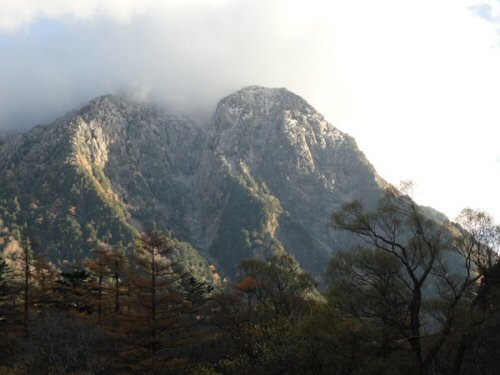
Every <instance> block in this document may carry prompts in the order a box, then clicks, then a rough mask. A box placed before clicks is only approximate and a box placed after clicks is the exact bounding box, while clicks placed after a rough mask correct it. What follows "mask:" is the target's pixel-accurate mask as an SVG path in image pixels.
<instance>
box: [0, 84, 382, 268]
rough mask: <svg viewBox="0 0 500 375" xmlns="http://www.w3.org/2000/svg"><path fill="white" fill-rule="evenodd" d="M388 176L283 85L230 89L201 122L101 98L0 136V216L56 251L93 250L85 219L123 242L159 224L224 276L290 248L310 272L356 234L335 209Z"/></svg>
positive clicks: (60, 255)
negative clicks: (334, 223) (334, 220)
mask: <svg viewBox="0 0 500 375" xmlns="http://www.w3.org/2000/svg"><path fill="white" fill-rule="evenodd" d="M385 185H386V183H385V182H384V181H383V179H382V178H380V177H379V176H378V175H377V173H376V172H375V170H374V168H373V167H372V166H371V164H370V163H369V162H368V160H367V159H366V158H365V156H364V155H363V153H362V152H361V151H360V150H359V149H358V148H357V146H356V142H355V141H354V139H353V138H352V137H350V136H349V135H347V134H345V133H342V132H341V131H339V130H338V129H336V128H335V127H334V126H333V125H331V124H330V123H328V122H327V121H326V120H325V119H324V118H323V116H322V115H321V114H319V113H318V112H317V111H316V110H315V109H314V108H313V107H312V106H310V105H309V104H308V103H307V102H306V101H305V100H304V99H302V98H300V97H299V96H297V95H295V94H293V93H291V92H290V91H288V90H286V89H269V88H263V87H257V86H251V87H247V88H244V89H242V90H240V91H238V92H236V93H234V94H232V95H229V96H227V97H226V98H224V99H222V100H221V101H220V102H219V104H218V105H217V108H216V110H215V113H214V115H213V117H212V120H211V122H210V124H209V126H208V127H207V128H206V129H201V128H199V127H198V126H196V125H195V124H194V123H193V122H192V121H191V120H189V119H187V118H183V117H178V116H175V115H173V114H170V113H167V112H165V111H162V110H159V109H156V108H152V107H148V106H144V105H141V104H137V103H132V102H129V101H127V100H124V99H121V98H118V97H115V96H103V97H99V98H96V99H94V100H92V101H91V102H90V103H89V104H88V105H87V106H85V107H84V108H82V109H81V110H79V111H77V112H74V113H71V114H70V115H68V116H66V117H65V118H63V119H61V120H58V121H56V122H54V123H53V124H51V125H47V126H38V127H35V128H34V129H33V130H32V131H30V132H29V133H27V134H23V135H20V136H16V137H13V138H9V139H7V140H4V141H3V142H2V143H0V186H2V189H1V190H0V206H1V207H0V208H1V211H0V215H1V216H2V217H3V218H4V221H5V222H7V223H9V222H11V223H14V222H15V223H18V224H23V223H27V225H28V227H29V229H30V231H31V232H32V233H33V234H34V235H35V237H36V238H38V239H39V242H40V244H39V247H40V249H43V250H44V251H48V252H49V253H50V256H51V257H52V258H53V259H58V260H59V261H61V260H63V259H67V260H70V261H72V260H77V259H79V258H81V257H83V256H86V255H88V251H89V248H88V244H87V241H86V239H87V238H88V236H89V234H90V233H91V232H92V231H93V230H95V231H97V233H98V236H99V237H100V238H103V239H105V238H111V241H112V242H118V241H122V242H128V241H130V240H131V239H133V238H134V237H135V236H137V234H138V232H139V231H140V230H141V229H142V228H144V227H147V226H149V225H151V224H152V223H156V224H157V225H158V226H159V227H160V228H162V229H165V230H168V231H172V233H173V234H174V235H175V236H176V237H177V238H179V240H181V241H185V243H186V246H189V248H190V250H189V251H188V252H189V254H190V255H189V257H190V258H191V260H193V259H194V258H196V259H197V260H196V261H191V263H190V264H194V263H196V264H199V267H200V268H202V269H204V270H205V271H206V270H208V263H209V262H208V261H206V259H209V260H210V263H211V262H215V263H217V264H218V265H219V266H221V267H222V268H223V270H224V271H225V272H226V273H227V274H228V275H230V276H231V275H234V274H235V273H236V272H237V265H238V263H239V261H240V260H242V259H244V258H247V257H250V256H256V255H257V256H259V255H261V256H264V255H266V254H284V253H286V252H289V253H291V254H293V255H294V256H295V258H296V259H297V260H298V261H299V262H300V264H301V265H302V266H303V267H304V268H305V269H306V270H308V271H311V272H312V273H313V274H316V275H319V274H321V273H322V271H323V269H324V267H325V265H326V262H327V261H328V259H329V258H330V256H331V254H332V252H333V251H335V250H337V249H339V248H342V247H345V246H348V245H349V244H350V243H351V242H352V241H353V238H352V237H349V236H348V235H346V234H340V233H335V232H333V231H332V230H331V229H329V226H328V222H329V216H330V214H331V212H332V211H333V210H335V209H337V208H338V207H339V206H340V205H341V204H343V203H344V202H346V201H349V200H351V199H361V200H363V201H365V202H367V204H373V203H374V202H376V201H378V199H379V198H380V197H381V195H382V193H383V187H384V186H385ZM16 197H17V198H16ZM187 243H189V244H191V245H192V246H190V245H187ZM195 248H196V249H197V250H198V251H200V252H201V254H202V255H200V253H198V252H197V251H196V250H194V249H195ZM40 251H41V250H40ZM188 252H186V253H188ZM188 263H189V262H188ZM205 271H204V272H205ZM205 273H206V274H210V273H209V272H208V271H206V272H205Z"/></svg>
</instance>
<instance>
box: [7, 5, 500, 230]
mask: <svg viewBox="0 0 500 375" xmlns="http://www.w3.org/2000/svg"><path fill="white" fill-rule="evenodd" d="M247 85H262V86H268V87H287V88H288V89H290V90H291V91H293V92H295V93H296V94H298V95H300V96H302V97H303V98H305V99H306V100H307V101H308V102H309V103H310V104H312V105H313V106H314V107H315V108H316V109H317V110H319V111H320V112H321V113H322V114H324V115H325V117H326V118H327V120H328V121H330V122H331V123H332V124H333V125H334V126H336V127H337V128H338V129H340V130H342V131H344V132H347V133H349V134H351V135H352V136H354V137H355V138H356V140H357V142H358V145H359V147H360V148H361V150H362V151H363V152H364V153H365V154H366V156H367V157H368V159H369V160H370V161H371V162H372V163H373V164H374V166H375V168H376V169H377V171H378V172H379V174H380V175H381V176H383V177H384V178H385V179H386V180H388V181H389V182H391V183H394V184H397V183H398V182H399V181H401V180H408V179H411V180H413V181H415V183H416V189H415V193H414V194H415V199H416V200H417V202H418V203H420V204H423V205H428V206H432V207H434V208H436V209H438V210H440V211H442V212H444V213H445V214H447V215H448V216H449V217H450V218H454V217H455V216H456V215H457V214H458V213H459V212H460V210H461V209H462V208H464V207H472V208H478V209H482V210H486V211H488V212H489V213H491V214H492V215H493V216H494V217H495V219H496V221H497V222H500V199H499V198H498V196H497V195H498V193H499V192H500V0H483V1H482V0H440V1H435V0H419V1H410V0H377V1H373V0H165V1H160V0H141V1H137V0H0V133H2V132H17V131H25V130H27V129H29V128H31V127H32V126H34V125H36V124H39V123H42V124H43V123H49V122H51V121H53V120H55V119H56V118H58V117H60V116H62V115H64V114H65V113H67V112H68V111H70V110H73V109H76V108H78V107H80V106H82V105H84V104H85V103H86V102H88V101H89V100H91V99H92V98H93V97H96V96H98V95H103V94H107V93H114V94H118V95H128V96H131V97H133V98H135V99H138V100H147V101H149V102H151V103H155V104H160V105H164V106H166V107H168V108H170V109H171V110H173V111H177V112H182V113H185V114H188V115H191V116H193V117H195V118H196V119H197V120H198V121H200V122H203V121H206V120H207V119H208V118H209V116H210V114H211V113H212V111H213V109H214V107H215V105H216V103H217V101H218V100H219V99H220V98H222V97H223V96H225V95H228V94H230V93H231V92H233V91H236V90H238V89H240V88H242V87H244V86H247Z"/></svg>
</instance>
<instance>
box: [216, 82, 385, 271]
mask: <svg viewBox="0 0 500 375" xmlns="http://www.w3.org/2000/svg"><path fill="white" fill-rule="evenodd" d="M211 131H212V135H211V141H210V142H211V148H212V149H213V151H214V153H215V155H217V159H219V160H221V162H220V163H221V164H223V165H225V166H226V169H227V171H228V172H227V173H228V174H230V175H231V176H234V177H240V176H247V175H249V176H251V177H252V178H253V179H254V180H255V182H256V184H258V185H259V186H262V187H264V188H265V192H266V194H267V195H270V196H273V197H274V198H276V199H277V201H278V202H279V205H280V207H281V209H280V213H279V215H278V214H276V215H275V216H277V217H276V218H277V221H278V226H277V233H276V237H277V239H279V241H280V242H281V243H282V244H284V245H285V248H286V249H287V250H288V251H290V252H291V253H292V254H293V255H294V256H295V257H296V258H297V259H298V260H299V261H300V263H301V264H302V265H303V266H304V267H305V268H306V269H308V270H312V271H313V272H316V273H318V272H321V270H322V269H323V267H324V264H325V262H326V261H327V260H328V258H329V257H330V256H331V252H332V251H333V250H335V249H336V248H338V247H339V246H344V245H346V244H347V242H348V241H349V240H352V239H350V238H346V237H345V236H344V235H342V234H340V233H334V232H333V231H332V230H331V229H330V228H329V226H328V222H329V217H330V214H331V213H332V211H333V210H335V209H336V208H338V207H339V206H340V205H341V204H343V203H344V202H346V201H349V200H352V199H362V200H364V201H367V203H370V202H374V201H377V200H378V199H379V197H380V195H381V193H382V186H383V185H384V184H385V182H384V181H383V180H382V179H381V178H380V177H379V176H378V175H377V174H376V172H375V170H374V169H373V167H372V166H371V165H370V163H369V162H368V160H367V159H366V158H365V156H364V155H363V153H362V152H361V151H359V149H358V148H357V146H356V142H355V141H354V139H353V138H352V137H350V136H349V135H347V134H345V133H342V132H341V131H339V130H338V129H336V128H335V127H334V126H333V125H331V124H330V123H328V122H327V121H326V120H325V119H324V117H323V116H322V115H321V114H319V113H318V112H317V111H316V110H315V109H314V108H313V107H311V106H310V105H309V104H308V103H307V102H306V101H305V100H304V99H302V98H301V97H299V96H297V95H295V94H293V93H291V92H290V91H288V90H286V89H267V88H262V87H255V86H252V87H248V88H245V89H243V90H240V91H238V92H236V93H234V94H232V95H230V96H228V97H226V98H224V99H222V100H221V101H220V103H219V105H218V106H217V109H216V111H215V114H214V117H213V121H212V126H211ZM207 169H210V170H213V169H214V168H213V167H211V168H207ZM273 234H274V233H273Z"/></svg>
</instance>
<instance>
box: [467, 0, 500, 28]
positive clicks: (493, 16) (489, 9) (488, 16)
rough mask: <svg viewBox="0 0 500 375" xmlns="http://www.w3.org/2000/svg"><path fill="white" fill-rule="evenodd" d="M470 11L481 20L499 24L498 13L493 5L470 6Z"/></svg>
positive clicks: (499, 17) (496, 7)
mask: <svg viewBox="0 0 500 375" xmlns="http://www.w3.org/2000/svg"><path fill="white" fill-rule="evenodd" d="M470 9H471V10H472V12H474V13H475V14H476V15H477V16H479V17H480V18H482V19H483V20H485V21H488V22H491V23H493V24H500V12H499V9H498V6H497V5H495V4H494V3H481V4H477V5H473V6H471V7H470Z"/></svg>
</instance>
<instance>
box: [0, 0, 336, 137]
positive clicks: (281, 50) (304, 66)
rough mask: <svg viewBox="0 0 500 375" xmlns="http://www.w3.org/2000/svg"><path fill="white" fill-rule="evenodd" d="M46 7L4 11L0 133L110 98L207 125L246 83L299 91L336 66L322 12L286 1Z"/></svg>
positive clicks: (19, 4)
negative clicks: (146, 102)
mask: <svg viewBox="0 0 500 375" xmlns="http://www.w3.org/2000/svg"><path fill="white" fill-rule="evenodd" d="M315 1H316V0H315ZM40 3H42V2H41V1H39V0H26V1H20V0H15V1H10V0H7V1H6V2H5V4H2V6H1V7H0V12H1V13H0V14H1V15H0V27H3V30H4V32H3V33H0V54H1V55H2V62H1V64H2V69H0V129H2V128H3V129H9V130H13V129H16V128H21V129H25V128H26V127H29V126H32V125H34V124H35V123H40V122H48V121H50V120H53V119H54V118H55V117H57V116H59V115H61V114H62V113H64V112H66V111H69V110H71V109H74V108H76V107H78V106H80V105H82V104H84V103H85V102H86V101H88V100H90V99H91V98H93V97H95V96H97V95H100V94H106V93H118V94H120V93H127V94H128V95H132V96H133V97H140V98H141V99H145V98H149V99H150V100H152V101H154V102H157V103H162V104H166V105H167V106H168V107H169V108H172V109H175V110H178V111H183V112H190V114H191V115H194V116H195V117H198V118H206V117H207V116H208V115H209V114H210V113H211V111H212V110H213V107H214V105H215V103H216V101H217V100H218V99H220V98H221V97H222V96H224V95H226V94H228V93H230V92H231V91H234V90H237V89H239V88H241V87H243V86H246V85H250V84H262V85H268V86H284V85H286V86H288V87H290V88H291V89H297V88H298V89H299V91H300V88H302V90H304V89H307V87H308V86H309V87H311V86H312V85H313V83H314V79H329V78H328V77H329V76H331V73H329V72H328V71H327V65H328V67H331V68H334V67H335V64H334V62H332V60H331V56H330V52H329V50H330V47H331V42H330V38H331V31H330V30H328V29H326V28H325V19H324V18H322V17H317V14H316V13H320V11H318V12H314V13H313V14H310V15H308V16H307V17H304V14H303V13H301V12H298V11H296V10H295V11H294V9H295V8H294V6H289V5H288V4H291V3H292V2H287V1H285V0H279V1H273V2H270V1H266V0H254V1H246V0H232V1H227V0H211V1H202V0H197V1H195V0H191V1H187V0H183V1H180V0H179V1H169V2H159V1H152V0H146V1H141V2H138V1H132V0H127V1H123V0H120V1H106V2H104V1H97V0H95V1H94V0H87V1H83V0H72V1H67V0H64V1H63V0H47V1H43V4H44V5H43V6H41V5H40ZM137 4H141V5H137ZM318 20H319V22H318ZM319 72H324V74H323V73H321V75H318V73H319ZM339 76H340V73H339Z"/></svg>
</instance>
